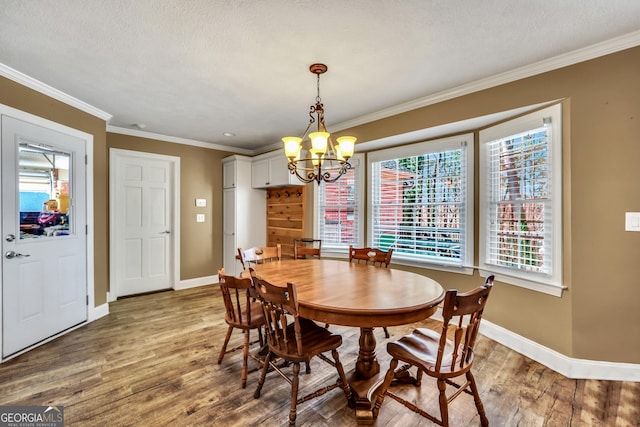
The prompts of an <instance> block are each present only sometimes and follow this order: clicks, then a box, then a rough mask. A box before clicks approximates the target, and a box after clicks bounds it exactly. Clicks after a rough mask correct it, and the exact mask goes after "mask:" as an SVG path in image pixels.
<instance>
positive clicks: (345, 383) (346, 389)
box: [331, 350, 351, 403]
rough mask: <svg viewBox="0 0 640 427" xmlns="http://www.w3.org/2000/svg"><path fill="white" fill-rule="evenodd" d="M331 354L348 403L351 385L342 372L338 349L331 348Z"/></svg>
mask: <svg viewBox="0 0 640 427" xmlns="http://www.w3.org/2000/svg"><path fill="white" fill-rule="evenodd" d="M331 356H333V360H334V361H335V364H336V370H337V371H338V378H340V382H341V383H342V391H344V394H345V396H347V403H350V402H351V387H349V383H348V380H347V376H346V375H345V373H344V367H343V366H342V362H340V356H339V355H338V350H331Z"/></svg>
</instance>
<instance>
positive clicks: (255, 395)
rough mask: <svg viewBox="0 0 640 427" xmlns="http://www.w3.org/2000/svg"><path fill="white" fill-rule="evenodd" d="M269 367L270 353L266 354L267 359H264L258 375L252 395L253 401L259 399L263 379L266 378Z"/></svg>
mask: <svg viewBox="0 0 640 427" xmlns="http://www.w3.org/2000/svg"><path fill="white" fill-rule="evenodd" d="M269 365H271V352H268V353H267V357H266V358H265V359H264V366H263V367H262V373H261V374H260V379H259V380H258V386H257V387H256V391H255V392H254V393H253V398H254V399H258V398H260V392H261V391H262V386H263V385H264V377H266V376H267V371H268V370H269Z"/></svg>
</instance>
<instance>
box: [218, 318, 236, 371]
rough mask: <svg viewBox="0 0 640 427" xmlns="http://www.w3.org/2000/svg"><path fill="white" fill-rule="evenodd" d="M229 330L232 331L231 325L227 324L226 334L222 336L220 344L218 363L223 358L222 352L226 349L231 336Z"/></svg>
mask: <svg viewBox="0 0 640 427" xmlns="http://www.w3.org/2000/svg"><path fill="white" fill-rule="evenodd" d="M231 331H233V326H229V327H228V328H227V336H226V337H224V344H222V348H221V349H220V355H219V356H218V365H219V364H221V363H222V359H224V354H225V353H226V351H227V344H229V339H230V338H231Z"/></svg>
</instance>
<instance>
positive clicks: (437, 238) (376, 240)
mask: <svg viewBox="0 0 640 427" xmlns="http://www.w3.org/2000/svg"><path fill="white" fill-rule="evenodd" d="M467 139H469V140H470V141H473V140H472V139H470V138H464V139H462V140H461V139H459V138H455V139H452V140H447V141H444V140H441V141H430V142H428V143H420V144H415V146H413V147H411V148H410V149H409V150H407V149H406V148H404V147H403V148H402V149H396V150H393V149H391V150H385V151H384V153H383V154H382V155H378V157H381V158H380V159H379V160H375V157H376V156H375V155H372V156H373V157H374V160H373V161H372V162H371V163H370V167H371V210H370V212H371V214H370V216H371V225H370V239H369V240H370V242H371V245H372V246H374V247H379V248H381V249H383V250H387V249H388V248H390V247H393V250H394V252H393V256H394V259H397V258H400V259H405V260H413V261H419V262H434V263H438V264H444V265H453V266H463V265H465V264H466V262H467V261H466V259H467V256H468V255H467V254H468V251H467V249H468V247H469V245H470V241H471V238H470V237H469V234H468V232H469V223H470V222H469V219H468V218H469V203H470V200H472V199H470V198H469V194H470V193H469V189H468V186H469V185H470V184H469V174H468V167H469V165H468V162H469V161H468V146H467ZM471 145H472V144H471ZM471 245H472V244H471Z"/></svg>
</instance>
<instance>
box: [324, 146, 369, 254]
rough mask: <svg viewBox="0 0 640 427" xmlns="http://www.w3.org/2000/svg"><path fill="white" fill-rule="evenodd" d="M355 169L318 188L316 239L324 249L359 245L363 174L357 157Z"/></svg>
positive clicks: (354, 162) (353, 167) (353, 166)
mask: <svg viewBox="0 0 640 427" xmlns="http://www.w3.org/2000/svg"><path fill="white" fill-rule="evenodd" d="M351 164H352V167H351V169H349V171H347V172H346V173H345V174H344V175H343V176H342V177H340V179H338V180H337V181H335V182H324V183H322V184H320V185H319V186H318V187H317V192H316V195H317V197H316V207H317V219H316V228H317V236H318V238H319V239H322V249H323V250H331V249H338V250H339V249H348V248H349V245H354V246H358V245H360V236H361V234H362V230H361V229H360V227H361V223H362V221H360V215H361V206H360V205H361V199H362V197H361V189H360V188H361V186H362V171H361V170H360V162H359V159H358V158H354V159H352V160H351Z"/></svg>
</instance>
